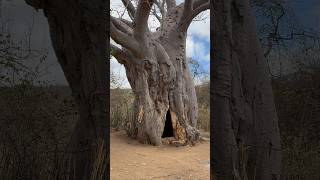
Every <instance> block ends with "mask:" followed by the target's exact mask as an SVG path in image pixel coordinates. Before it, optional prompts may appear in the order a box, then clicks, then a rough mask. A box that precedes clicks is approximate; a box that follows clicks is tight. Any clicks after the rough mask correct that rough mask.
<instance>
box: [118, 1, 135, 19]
mask: <svg viewBox="0 0 320 180" xmlns="http://www.w3.org/2000/svg"><path fill="white" fill-rule="evenodd" d="M121 1H122V4H123V5H124V7H126V9H127V10H128V14H129V16H130V18H131V19H132V20H133V19H134V14H135V13H136V9H135V8H134V6H133V4H132V3H131V1H130V0H121Z"/></svg>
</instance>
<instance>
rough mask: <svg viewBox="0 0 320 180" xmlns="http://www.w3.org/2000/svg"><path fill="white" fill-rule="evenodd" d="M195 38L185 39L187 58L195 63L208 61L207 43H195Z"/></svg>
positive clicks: (190, 36)
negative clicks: (191, 58)
mask: <svg viewBox="0 0 320 180" xmlns="http://www.w3.org/2000/svg"><path fill="white" fill-rule="evenodd" d="M194 37H195V36H192V35H189V36H188V37H187V44H186V53H187V57H193V58H194V60H196V61H210V52H209V51H207V49H208V47H206V46H209V43H208V42H206V41H202V40H200V41H199V40H198V41H196V40H195V38H194Z"/></svg>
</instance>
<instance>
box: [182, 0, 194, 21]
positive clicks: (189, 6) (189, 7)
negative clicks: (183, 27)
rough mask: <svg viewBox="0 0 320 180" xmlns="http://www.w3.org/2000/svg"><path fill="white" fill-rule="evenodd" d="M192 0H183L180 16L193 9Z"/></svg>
mask: <svg viewBox="0 0 320 180" xmlns="http://www.w3.org/2000/svg"><path fill="white" fill-rule="evenodd" d="M192 1H193V0H185V2H184V8H183V14H182V17H187V16H188V15H189V14H190V13H192V10H193V3H192Z"/></svg>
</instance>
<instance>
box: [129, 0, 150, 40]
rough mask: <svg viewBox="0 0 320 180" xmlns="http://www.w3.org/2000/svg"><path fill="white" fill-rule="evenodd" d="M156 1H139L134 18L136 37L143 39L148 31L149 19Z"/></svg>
mask: <svg viewBox="0 0 320 180" xmlns="http://www.w3.org/2000/svg"><path fill="white" fill-rule="evenodd" d="M153 1H154V0H139V3H138V7H137V11H136V14H135V16H134V26H135V27H134V32H133V33H134V37H135V38H137V39H142V38H143V37H144V35H145V34H146V32H147V31H149V29H148V18H149V15H150V11H151V7H152V5H153Z"/></svg>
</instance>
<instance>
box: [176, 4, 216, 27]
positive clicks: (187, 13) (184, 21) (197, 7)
mask: <svg viewBox="0 0 320 180" xmlns="http://www.w3.org/2000/svg"><path fill="white" fill-rule="evenodd" d="M183 5H184V10H183V14H182V16H181V19H180V22H179V26H180V27H179V28H180V29H182V30H186V29H187V28H188V27H189V25H190V24H191V22H192V20H193V19H194V18H195V17H196V16H197V15H198V14H200V13H201V12H203V11H205V10H207V9H209V8H210V0H198V1H195V2H194V3H192V0H186V1H185V4H183Z"/></svg>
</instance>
